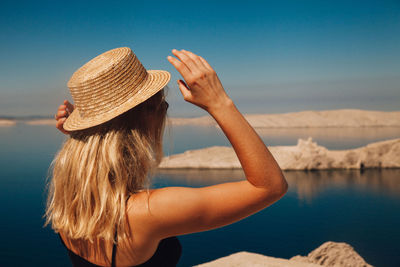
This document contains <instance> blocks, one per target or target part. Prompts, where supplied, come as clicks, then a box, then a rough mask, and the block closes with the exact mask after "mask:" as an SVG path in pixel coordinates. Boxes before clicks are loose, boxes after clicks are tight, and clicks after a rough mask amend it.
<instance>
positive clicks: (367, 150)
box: [159, 138, 400, 170]
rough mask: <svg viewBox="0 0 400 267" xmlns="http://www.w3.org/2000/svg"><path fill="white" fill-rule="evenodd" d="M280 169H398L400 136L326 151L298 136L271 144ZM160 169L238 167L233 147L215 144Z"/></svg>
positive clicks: (173, 159)
mask: <svg viewBox="0 0 400 267" xmlns="http://www.w3.org/2000/svg"><path fill="white" fill-rule="evenodd" d="M269 150H270V151H271V153H272V154H273V156H274V157H275V159H276V161H277V162H278V164H279V166H280V167H281V169H282V170H324V169H325V170H326V169H366V168H400V139H393V140H387V141H382V142H376V143H371V144H369V145H367V146H364V147H360V148H356V149H349V150H328V149H327V148H325V147H323V146H320V145H318V144H317V143H315V142H313V141H312V139H311V138H309V139H307V140H302V139H299V140H298V143H297V145H296V146H271V147H269ZM159 168H160V169H241V165H240V162H239V160H238V158H237V156H236V154H235V152H234V150H233V148H232V147H223V146H214V147H209V148H204V149H198V150H189V151H186V152H184V153H181V154H176V155H172V156H169V157H165V158H164V159H163V160H162V162H161V164H160V165H159Z"/></svg>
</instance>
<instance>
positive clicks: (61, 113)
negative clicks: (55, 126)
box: [55, 109, 67, 120]
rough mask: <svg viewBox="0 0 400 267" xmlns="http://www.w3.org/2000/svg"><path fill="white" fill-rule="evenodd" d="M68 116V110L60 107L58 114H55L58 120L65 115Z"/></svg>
mask: <svg viewBox="0 0 400 267" xmlns="http://www.w3.org/2000/svg"><path fill="white" fill-rule="evenodd" d="M66 116H67V111H66V110H63V109H59V110H58V111H57V113H56V115H55V119H56V120H59V119H61V118H63V117H66Z"/></svg>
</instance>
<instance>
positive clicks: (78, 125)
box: [63, 70, 171, 131]
mask: <svg viewBox="0 0 400 267" xmlns="http://www.w3.org/2000/svg"><path fill="white" fill-rule="evenodd" d="M147 73H148V75H147V77H146V80H145V81H144V82H143V83H142V84H141V85H140V87H139V90H138V92H137V93H136V94H135V95H133V96H132V97H131V98H129V99H128V100H127V101H126V102H124V103H123V104H122V105H120V106H117V107H115V108H113V109H112V110H110V111H109V112H107V113H106V114H101V115H98V116H95V117H90V118H82V117H81V116H80V114H79V111H78V110H77V109H75V110H74V111H73V112H72V113H71V114H70V115H69V116H68V118H67V119H66V120H65V122H64V125H63V127H64V129H65V130H67V131H77V130H83V129H87V128H90V127H93V126H97V125H100V124H102V123H104V122H107V121H109V120H111V119H113V118H115V117H117V116H119V115H121V114H122V113H124V112H126V111H128V110H130V109H131V108H133V107H135V106H137V105H139V104H140V103H143V102H144V101H146V100H147V99H149V98H150V97H152V96H153V95H155V94H156V93H157V92H158V91H160V90H161V89H163V88H164V87H165V86H166V85H167V84H168V82H169V80H170V79H171V74H170V73H169V72H167V71H164V70H148V71H147Z"/></svg>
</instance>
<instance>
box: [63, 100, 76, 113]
mask: <svg viewBox="0 0 400 267" xmlns="http://www.w3.org/2000/svg"><path fill="white" fill-rule="evenodd" d="M64 104H65V105H66V106H67V109H68V111H69V113H71V112H72V111H74V109H75V106H74V105H72V104H71V103H70V102H69V101H68V100H64Z"/></svg>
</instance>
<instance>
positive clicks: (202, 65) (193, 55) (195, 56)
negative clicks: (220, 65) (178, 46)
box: [182, 49, 207, 70]
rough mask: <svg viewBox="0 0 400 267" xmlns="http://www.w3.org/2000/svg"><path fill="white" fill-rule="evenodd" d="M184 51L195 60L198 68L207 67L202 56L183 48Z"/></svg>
mask: <svg viewBox="0 0 400 267" xmlns="http://www.w3.org/2000/svg"><path fill="white" fill-rule="evenodd" d="M182 52H183V53H185V54H186V55H188V56H189V57H190V58H191V59H192V60H193V62H194V63H195V64H196V65H197V67H198V68H200V69H202V70H206V69H207V68H206V66H205V65H204V64H203V62H202V61H201V60H200V57H199V56H198V55H196V54H195V53H193V52H190V51H188V50H183V49H182Z"/></svg>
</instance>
